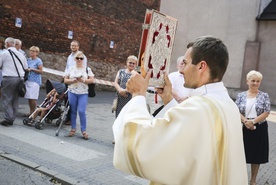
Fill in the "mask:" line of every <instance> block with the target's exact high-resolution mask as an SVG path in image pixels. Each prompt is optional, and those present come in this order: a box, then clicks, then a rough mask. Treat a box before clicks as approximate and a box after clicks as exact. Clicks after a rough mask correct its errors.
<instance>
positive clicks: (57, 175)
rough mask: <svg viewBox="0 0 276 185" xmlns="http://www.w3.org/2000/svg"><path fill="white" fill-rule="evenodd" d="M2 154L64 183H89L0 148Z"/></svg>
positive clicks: (83, 184)
mask: <svg viewBox="0 0 276 185" xmlns="http://www.w3.org/2000/svg"><path fill="white" fill-rule="evenodd" d="M0 156H2V157H4V158H6V159H8V160H11V161H13V162H16V163H18V164H21V165H23V166H26V167H28V168H31V169H33V170H35V171H38V172H40V173H42V174H44V175H47V176H49V177H50V178H52V179H55V180H56V181H58V182H60V183H61V184H62V185H88V184H86V183H81V182H79V181H77V180H75V179H72V178H71V177H68V176H66V175H63V174H61V173H59V172H56V171H53V170H49V169H48V168H45V167H43V166H41V165H39V164H36V163H33V162H31V161H28V160H25V159H22V158H20V157H17V156H15V155H12V154H8V153H5V152H3V151H1V150H0Z"/></svg>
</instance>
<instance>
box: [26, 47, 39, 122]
mask: <svg viewBox="0 0 276 185" xmlns="http://www.w3.org/2000/svg"><path fill="white" fill-rule="evenodd" d="M39 51H40V50H39V47H37V46H32V47H30V50H29V56H30V58H28V59H27V62H28V69H27V70H28V71H29V76H28V80H27V81H26V82H25V85H26V94H25V97H24V98H26V99H28V102H29V107H30V111H29V113H26V114H25V115H24V116H26V117H29V116H30V115H31V114H32V113H33V112H34V111H35V109H36V105H37V103H36V101H37V99H38V96H39V91H40V86H41V84H42V79H41V74H42V73H43V62H42V60H41V59H40V58H39V57H38V53H39ZM28 125H31V124H28Z"/></svg>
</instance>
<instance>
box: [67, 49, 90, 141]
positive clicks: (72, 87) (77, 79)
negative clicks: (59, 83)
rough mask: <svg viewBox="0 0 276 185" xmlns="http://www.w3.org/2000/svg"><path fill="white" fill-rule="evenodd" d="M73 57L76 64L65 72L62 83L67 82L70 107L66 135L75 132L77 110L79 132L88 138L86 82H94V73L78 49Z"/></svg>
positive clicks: (72, 134) (69, 135) (70, 135)
mask: <svg viewBox="0 0 276 185" xmlns="http://www.w3.org/2000/svg"><path fill="white" fill-rule="evenodd" d="M74 59H75V61H76V66H73V67H71V68H69V70H68V71H67V72H66V73H65V77H64V83H65V84H68V98H69V103H70V108H71V131H70V132H69V134H68V135H67V136H68V137H72V136H74V135H75V133H76V120H77V112H78V113H79V117H80V124H81V133H82V135H83V138H84V139H86V140H87V139H88V134H87V133H86V113H85V111H86V106H87V102H88V84H90V83H93V82H94V74H93V72H92V71H91V69H90V68H89V67H87V68H86V67H85V66H84V65H83V59H84V54H83V53H82V52H81V51H78V52H77V53H76V54H75V56H74Z"/></svg>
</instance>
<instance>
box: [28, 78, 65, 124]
mask: <svg viewBox="0 0 276 185" xmlns="http://www.w3.org/2000/svg"><path fill="white" fill-rule="evenodd" d="M46 93H47V96H46V98H45V99H44V101H43V102H42V103H41V104H40V105H39V106H38V107H37V109H36V110H35V111H34V112H33V113H32V114H31V115H30V116H29V117H28V118H26V119H24V120H23V124H24V125H32V124H33V123H34V125H35V128H36V129H43V127H44V122H43V121H45V122H46V123H52V121H53V120H54V119H57V118H58V120H57V121H56V125H57V126H60V124H61V123H62V120H61V115H62V113H63V112H64V109H65V108H64V106H63V105H66V104H68V103H67V91H66V87H65V84H63V83H61V82H54V81H51V80H49V79H48V80H47V81H46ZM38 114H40V119H39V120H38V121H35V118H36V116H37V115H38Z"/></svg>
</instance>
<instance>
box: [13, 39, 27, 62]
mask: <svg viewBox="0 0 276 185" xmlns="http://www.w3.org/2000/svg"><path fill="white" fill-rule="evenodd" d="M14 41H15V48H16V49H17V50H18V51H19V52H20V53H22V54H23V55H24V56H25V57H26V58H27V55H26V53H25V51H23V50H22V49H21V47H22V41H21V40H19V39H14Z"/></svg>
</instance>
